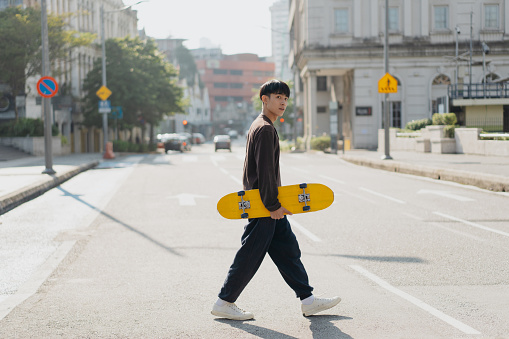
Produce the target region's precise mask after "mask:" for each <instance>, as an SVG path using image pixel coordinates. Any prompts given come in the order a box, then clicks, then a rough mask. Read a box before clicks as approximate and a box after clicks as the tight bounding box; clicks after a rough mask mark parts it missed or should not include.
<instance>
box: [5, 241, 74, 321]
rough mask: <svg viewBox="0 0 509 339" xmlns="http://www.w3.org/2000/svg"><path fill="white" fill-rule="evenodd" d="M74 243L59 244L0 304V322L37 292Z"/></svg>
mask: <svg viewBox="0 0 509 339" xmlns="http://www.w3.org/2000/svg"><path fill="white" fill-rule="evenodd" d="M75 243H76V241H75V240H72V241H64V242H63V243H61V244H60V246H58V248H57V250H56V251H55V252H54V253H53V254H51V255H50V257H49V258H48V259H47V260H46V261H45V262H44V264H42V265H41V266H40V267H39V269H38V270H37V271H35V272H34V273H33V274H32V276H31V277H30V279H28V280H27V281H26V282H25V283H24V284H23V285H21V286H20V288H18V290H17V291H16V293H15V294H13V295H11V296H9V297H7V298H6V299H4V300H3V301H2V302H0V320H2V319H3V318H5V317H6V316H7V315H8V314H9V313H10V312H11V311H12V310H13V309H14V308H16V307H17V306H18V305H20V304H21V303H22V302H23V301H25V300H26V299H28V298H29V297H31V296H32V295H34V294H35V293H36V292H37V290H38V289H39V287H41V285H42V284H43V283H44V282H45V281H46V279H48V277H49V276H50V275H51V273H53V271H54V270H55V269H56V268H57V267H58V265H60V262H62V260H64V258H65V257H66V256H67V254H68V253H69V251H71V249H72V248H73V246H74V244H75Z"/></svg>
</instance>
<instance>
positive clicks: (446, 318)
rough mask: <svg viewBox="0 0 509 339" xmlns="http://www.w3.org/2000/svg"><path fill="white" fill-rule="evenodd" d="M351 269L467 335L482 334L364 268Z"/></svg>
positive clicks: (355, 266)
mask: <svg viewBox="0 0 509 339" xmlns="http://www.w3.org/2000/svg"><path fill="white" fill-rule="evenodd" d="M350 267H351V268H352V269H354V270H355V271H357V272H358V273H360V274H362V275H363V276H364V277H366V278H368V279H370V280H371V281H373V282H375V283H376V284H378V285H379V286H380V287H383V288H385V289H386V290H388V291H390V292H392V293H394V294H396V295H397V296H399V297H401V298H403V299H405V300H406V301H409V302H411V303H412V304H414V305H415V306H417V307H419V308H421V309H423V310H424V311H426V312H428V313H429V314H432V315H434V316H435V317H437V318H438V319H440V320H442V321H445V322H446V323H448V324H449V325H452V326H454V327H456V328H457V329H458V330H460V331H462V332H463V333H466V334H481V332H479V331H477V330H476V329H473V328H472V327H470V326H468V325H465V324H464V323H462V322H461V321H459V320H456V319H454V318H453V317H451V316H448V315H447V314H445V313H443V312H441V311H439V310H437V309H436V308H434V307H432V306H430V305H428V304H426V303H425V302H423V301H422V300H419V299H417V298H416V297H414V296H412V295H410V294H408V293H406V292H403V291H402V290H400V289H397V288H396V287H394V286H392V285H391V284H389V283H388V282H387V281H385V280H383V279H381V278H380V277H378V276H376V275H374V274H373V273H371V272H369V271H368V270H366V269H365V268H363V267H362V266H358V265H350Z"/></svg>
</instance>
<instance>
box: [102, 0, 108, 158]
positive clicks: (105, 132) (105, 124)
mask: <svg viewBox="0 0 509 339" xmlns="http://www.w3.org/2000/svg"><path fill="white" fill-rule="evenodd" d="M101 49H102V50H101V56H102V85H103V86H104V87H107V86H106V43H105V37H104V4H101ZM102 115H103V135H104V138H103V139H104V140H103V151H104V153H105V154H106V144H107V143H108V113H103V114H102Z"/></svg>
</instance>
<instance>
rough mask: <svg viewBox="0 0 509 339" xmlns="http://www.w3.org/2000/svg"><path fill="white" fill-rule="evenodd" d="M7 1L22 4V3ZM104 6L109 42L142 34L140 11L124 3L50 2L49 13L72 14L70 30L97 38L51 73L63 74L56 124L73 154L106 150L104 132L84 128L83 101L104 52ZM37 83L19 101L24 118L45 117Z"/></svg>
mask: <svg viewBox="0 0 509 339" xmlns="http://www.w3.org/2000/svg"><path fill="white" fill-rule="evenodd" d="M3 2H4V3H5V2H6V1H3ZM7 2H9V3H11V2H15V4H14V5H20V4H19V3H18V2H20V1H11V0H8V1H7ZM22 2H23V4H22V5H23V6H27V7H30V6H40V4H41V1H40V0H24V1H22ZM2 4H3V3H0V6H1V5H2ZM101 7H103V9H104V27H105V39H109V38H122V37H126V36H132V37H135V36H137V35H138V29H137V25H138V19H137V14H136V11H134V10H131V9H130V8H126V7H125V6H124V3H123V1H122V0H96V1H90V0H47V11H48V13H53V14H56V15H62V14H70V15H69V16H68V17H67V18H66V20H67V24H68V28H69V29H70V30H75V31H78V32H88V33H94V34H96V35H97V40H96V41H95V43H94V44H93V45H91V46H86V47H79V48H75V49H73V50H72V51H70V53H69V56H68V58H66V59H65V60H58V61H57V62H55V63H53V64H54V66H53V67H54V68H56V69H52V72H50V74H59V75H58V76H56V77H55V78H56V80H57V82H58V84H59V93H58V95H57V96H55V97H54V98H52V108H51V109H52V113H53V114H52V120H53V124H56V125H57V126H58V128H59V130H60V133H61V134H62V135H63V136H65V137H66V138H67V139H68V140H69V143H70V145H71V151H72V152H76V153H81V152H99V151H102V142H101V141H100V140H101V139H102V131H101V129H100V128H99V129H96V128H89V129H87V128H85V127H84V126H81V122H82V121H83V116H82V106H81V100H82V98H83V96H84V94H85V93H84V92H83V87H82V86H83V81H84V79H85V78H86V76H87V74H88V72H89V71H91V70H92V68H93V63H94V61H95V60H96V59H98V58H100V57H101V49H100V48H98V47H97V46H99V45H100V41H101V15H100V14H101ZM106 57H107V56H106ZM37 81H38V77H34V78H29V79H27V90H26V93H27V94H26V97H24V98H19V99H20V100H19V102H21V103H23V107H22V108H21V110H20V112H22V114H21V115H20V116H21V117H27V118H42V109H41V98H40V97H39V95H38V94H37V90H36V84H37ZM98 100H99V99H98ZM16 101H18V98H17V100H16ZM109 139H110V140H111V138H109Z"/></svg>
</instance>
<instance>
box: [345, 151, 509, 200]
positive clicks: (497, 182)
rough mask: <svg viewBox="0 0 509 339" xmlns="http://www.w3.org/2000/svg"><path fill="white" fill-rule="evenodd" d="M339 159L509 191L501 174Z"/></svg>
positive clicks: (351, 157) (508, 183)
mask: <svg viewBox="0 0 509 339" xmlns="http://www.w3.org/2000/svg"><path fill="white" fill-rule="evenodd" d="M341 159H343V160H345V161H348V162H350V163H353V164H356V165H360V166H366V167H372V168H376V169H381V170H385V171H389V172H396V173H404V174H412V175H418V176H422V177H428V178H432V179H436V180H446V181H453V182H457V183H459V184H463V185H472V186H476V187H479V188H482V189H487V190H490V191H495V192H509V178H508V177H504V176H501V175H494V174H483V173H477V172H468V171H462V170H451V169H444V168H439V167H429V166H422V165H415V164H409V163H404V162H399V161H392V160H374V159H369V158H363V157H357V156H348V155H344V156H342V157H341Z"/></svg>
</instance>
